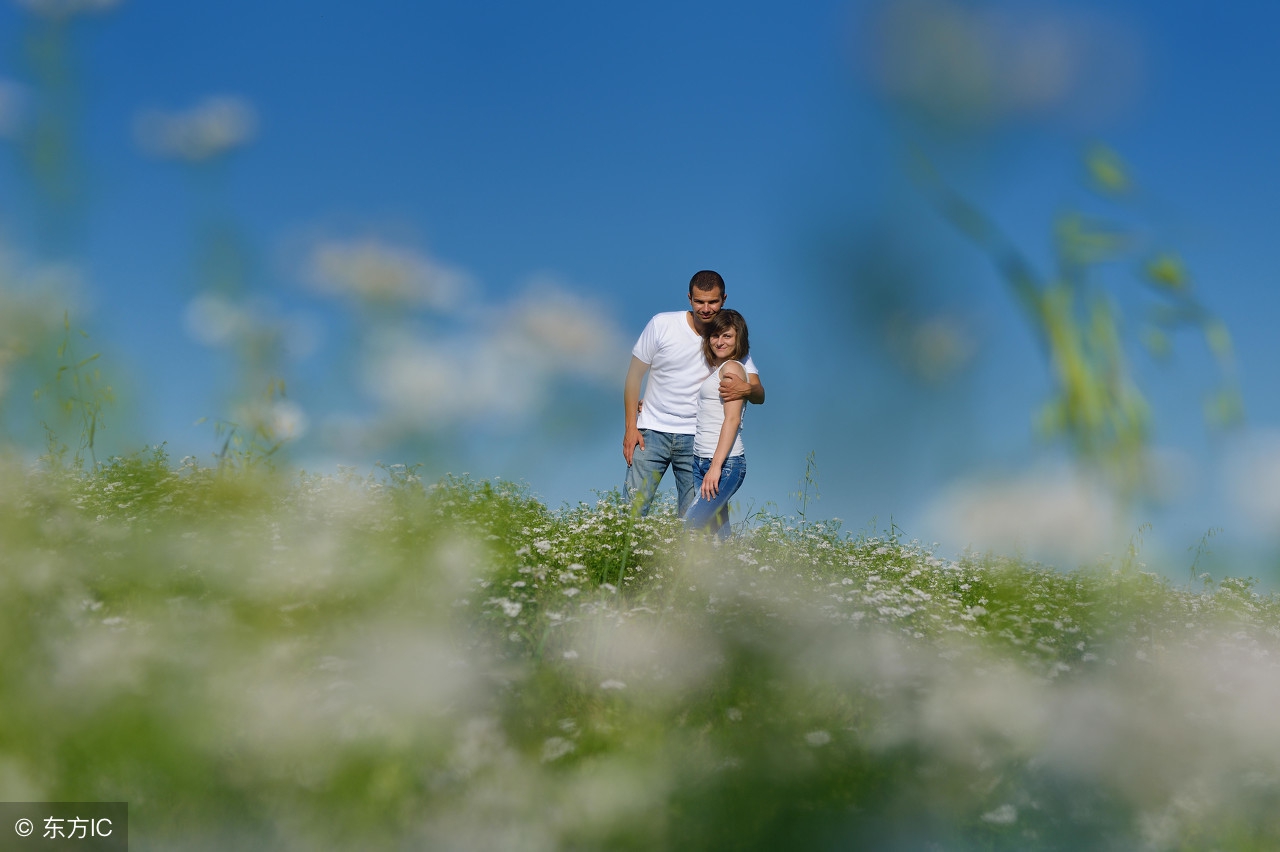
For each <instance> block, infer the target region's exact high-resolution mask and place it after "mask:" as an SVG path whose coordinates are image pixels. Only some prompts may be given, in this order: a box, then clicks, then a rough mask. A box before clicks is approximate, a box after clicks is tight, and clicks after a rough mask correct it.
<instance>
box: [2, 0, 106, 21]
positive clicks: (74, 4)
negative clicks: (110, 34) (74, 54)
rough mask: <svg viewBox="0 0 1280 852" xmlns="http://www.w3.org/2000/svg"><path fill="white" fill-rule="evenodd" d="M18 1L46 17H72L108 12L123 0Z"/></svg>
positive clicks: (19, 3)
mask: <svg viewBox="0 0 1280 852" xmlns="http://www.w3.org/2000/svg"><path fill="white" fill-rule="evenodd" d="M17 3H18V5H20V6H26V7H27V8H28V9H30V10H31V11H32V12H35V13H36V14H37V15H44V16H45V17H46V18H70V17H72V16H73V15H79V14H83V13H86V12H106V11H108V10H110V9H111V8H113V7H115V6H119V5H120V3H121V0H17Z"/></svg>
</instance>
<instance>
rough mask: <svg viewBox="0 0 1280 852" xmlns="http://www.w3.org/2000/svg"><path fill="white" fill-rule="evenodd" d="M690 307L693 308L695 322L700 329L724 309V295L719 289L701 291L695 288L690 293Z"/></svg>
mask: <svg viewBox="0 0 1280 852" xmlns="http://www.w3.org/2000/svg"><path fill="white" fill-rule="evenodd" d="M689 307H691V308H693V322H694V325H696V326H698V327H699V328H701V327H702V325H703V323H705V322H706V321H707V320H709V319H711V318H712V317H713V316H715V315H716V314H717V313H719V311H720V309H721V308H723V307H724V294H723V293H721V292H720V289H719V288H712V289H710V290H699V289H698V288H697V287H694V288H693V290H692V292H690V293H689Z"/></svg>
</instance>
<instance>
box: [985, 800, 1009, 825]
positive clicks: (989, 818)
mask: <svg viewBox="0 0 1280 852" xmlns="http://www.w3.org/2000/svg"><path fill="white" fill-rule="evenodd" d="M982 821H983V822H989V823H992V824H994V825H1012V824H1013V823H1015V822H1017V821H1018V809H1017V808H1015V807H1014V806H1013V805H1011V804H1008V803H1007V802H1006V803H1005V804H1003V805H1001V806H1000V807H998V808H996V809H995V810H993V811H987V812H986V813H985V814H983V815H982Z"/></svg>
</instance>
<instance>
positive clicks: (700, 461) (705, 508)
mask: <svg viewBox="0 0 1280 852" xmlns="http://www.w3.org/2000/svg"><path fill="white" fill-rule="evenodd" d="M748 351H750V346H749V344H748V342H747V321H746V320H744V319H743V318H742V314H740V313H738V312H737V311H735V310H733V309H731V308H723V309H721V310H720V312H719V313H717V314H716V315H715V316H714V317H712V318H711V319H710V320H708V321H707V323H706V325H705V326H704V328H703V331H702V355H703V357H704V358H706V359H707V366H709V367H710V368H711V373H710V375H708V376H707V378H706V379H705V380H704V381H703V382H702V386H701V387H699V388H698V422H697V431H696V432H694V436H693V455H694V463H693V475H694V482H695V489H696V494H697V497H696V498H695V499H694V501H693V505H692V506H690V507H689V510H688V511H687V512H685V515H684V522H685V526H686V527H687V528H688V529H691V530H707V531H711V532H715V533H717V534H718V535H719V536H720V538H722V539H725V538H728V537H729V498H731V497H732V496H733V495H734V493H735V492H736V491H737V490H738V487H739V486H741V485H742V480H744V479H746V476H747V457H746V454H745V451H744V450H743V448H742V436H741V434H740V433H741V432H742V408H743V402H742V400H740V399H736V400H729V401H723V400H721V399H720V378H721V376H722V375H723V374H726V373H728V374H732V375H734V376H737V377H738V378H740V379H742V380H743V381H746V380H747V371H746V369H745V368H744V367H743V366H742V364H740V363H739V362H740V361H741V360H742V359H744V358H746V357H747V353H748Z"/></svg>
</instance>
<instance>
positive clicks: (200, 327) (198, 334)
mask: <svg viewBox="0 0 1280 852" xmlns="http://www.w3.org/2000/svg"><path fill="white" fill-rule="evenodd" d="M182 320H183V325H184V326H185V327H186V329H187V334H189V335H190V336H191V338H192V339H193V340H195V341H197V342H198V343H203V344H204V345H205V346H222V345H224V344H227V343H231V342H232V341H234V340H235V339H236V338H237V337H239V336H240V335H241V334H243V333H244V332H245V331H247V330H248V329H249V328H251V327H252V325H253V322H254V319H253V317H252V316H251V315H250V314H249V312H248V311H247V310H245V308H244V307H242V306H241V305H237V304H235V303H234V302H232V301H231V300H230V299H228V298H226V297H225V296H222V295H219V294H217V293H201V294H200V295H199V296H196V297H195V298H194V299H192V300H191V302H190V303H189V304H188V305H187V309H186V311H185V312H184V313H183V317H182Z"/></svg>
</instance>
